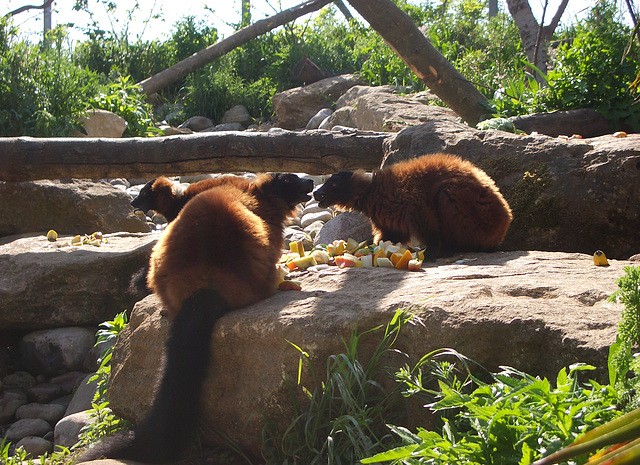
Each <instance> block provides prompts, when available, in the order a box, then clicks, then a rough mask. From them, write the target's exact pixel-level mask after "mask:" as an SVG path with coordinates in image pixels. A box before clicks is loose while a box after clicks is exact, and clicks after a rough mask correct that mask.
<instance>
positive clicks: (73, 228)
mask: <svg viewBox="0 0 640 465" xmlns="http://www.w3.org/2000/svg"><path fill="white" fill-rule="evenodd" d="M130 202H131V196H130V195H129V194H127V193H126V192H123V191H122V190H121V189H118V188H116V187H114V186H112V185H111V184H109V183H108V182H106V181H88V180H81V179H72V180H53V181H49V180H44V181H30V182H0V237H2V236H9V235H14V234H23V233H36V232H41V233H44V234H46V233H47V231H49V230H50V229H53V230H55V231H56V232H57V233H58V234H60V235H63V234H71V235H74V236H75V235H76V234H80V235H84V234H92V233H94V232H96V231H101V232H102V233H105V234H106V233H113V232H122V231H127V232H148V231H149V226H148V225H147V224H146V223H145V222H144V221H143V220H141V219H140V218H139V217H137V216H136V215H134V214H133V207H132V206H131V205H130Z"/></svg>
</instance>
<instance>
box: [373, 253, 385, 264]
mask: <svg viewBox="0 0 640 465" xmlns="http://www.w3.org/2000/svg"><path fill="white" fill-rule="evenodd" d="M380 258H387V253H386V252H385V251H384V249H379V250H378V251H377V252H376V253H375V254H374V255H373V266H380V265H378V259H380Z"/></svg>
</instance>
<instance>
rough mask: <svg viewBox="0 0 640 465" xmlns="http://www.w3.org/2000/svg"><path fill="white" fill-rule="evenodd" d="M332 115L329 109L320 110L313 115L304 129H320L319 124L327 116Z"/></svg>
mask: <svg viewBox="0 0 640 465" xmlns="http://www.w3.org/2000/svg"><path fill="white" fill-rule="evenodd" d="M332 113H333V111H332V110H331V108H323V109H322V110H320V111H318V113H316V114H315V115H313V117H312V118H311V119H310V120H309V122H308V123H307V125H306V126H305V129H318V128H319V127H320V124H321V123H322V122H323V121H324V120H325V119H327V118H328V117H329V116H331V114H332Z"/></svg>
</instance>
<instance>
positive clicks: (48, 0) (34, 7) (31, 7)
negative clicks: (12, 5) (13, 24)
mask: <svg viewBox="0 0 640 465" xmlns="http://www.w3.org/2000/svg"><path fill="white" fill-rule="evenodd" d="M52 3H53V0H46V1H45V2H44V3H43V4H42V5H25V6H21V7H20V8H16V9H15V10H13V11H10V12H9V13H7V14H6V15H4V17H5V18H9V17H11V16H15V15H17V14H19V13H22V12H24V11H29V10H44V9H45V8H47V7H49V6H51V4H52Z"/></svg>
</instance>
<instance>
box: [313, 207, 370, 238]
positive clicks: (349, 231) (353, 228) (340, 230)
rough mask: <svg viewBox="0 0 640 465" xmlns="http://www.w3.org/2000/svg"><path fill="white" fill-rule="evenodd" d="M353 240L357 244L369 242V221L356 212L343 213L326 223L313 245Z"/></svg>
mask: <svg viewBox="0 0 640 465" xmlns="http://www.w3.org/2000/svg"><path fill="white" fill-rule="evenodd" d="M350 237H351V238H353V239H355V240H356V241H358V242H362V241H371V240H372V239H373V234H372V233H371V221H369V218H367V217H366V216H364V215H363V214H361V213H358V212H344V213H340V214H339V215H338V216H335V217H334V218H332V219H330V220H329V221H327V222H326V223H325V224H324V226H323V227H322V229H321V230H320V231H319V232H318V234H316V237H315V238H314V240H313V243H314V244H316V245H317V244H331V243H332V242H333V241H334V240H336V239H343V240H347V239H348V238H350Z"/></svg>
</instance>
